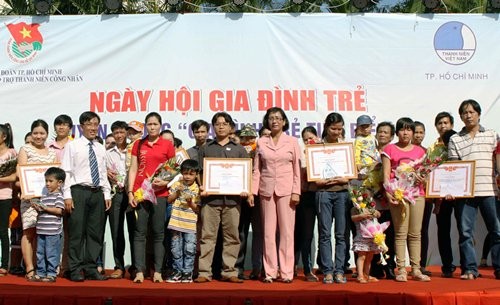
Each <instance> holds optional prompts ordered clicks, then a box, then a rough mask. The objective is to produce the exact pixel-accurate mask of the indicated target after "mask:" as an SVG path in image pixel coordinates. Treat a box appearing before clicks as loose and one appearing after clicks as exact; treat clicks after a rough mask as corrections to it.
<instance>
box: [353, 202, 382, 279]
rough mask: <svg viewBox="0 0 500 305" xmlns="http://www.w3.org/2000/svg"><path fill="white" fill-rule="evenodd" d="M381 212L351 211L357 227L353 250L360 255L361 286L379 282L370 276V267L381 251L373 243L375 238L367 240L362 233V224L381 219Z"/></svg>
mask: <svg viewBox="0 0 500 305" xmlns="http://www.w3.org/2000/svg"><path fill="white" fill-rule="evenodd" d="M379 217H380V212H379V211H377V210H375V209H373V210H370V209H366V208H364V209H360V208H356V207H353V208H352V209H351V219H352V221H353V222H354V224H355V225H356V236H355V237H354V240H353V244H352V250H353V251H354V252H355V253H356V254H357V255H358V258H357V259H356V270H357V272H358V278H357V279H358V282H359V283H361V284H366V283H372V282H378V280H377V278H375V277H372V276H370V266H371V261H372V258H373V255H375V254H379V253H380V252H381V249H380V247H379V246H378V245H376V244H375V243H374V242H373V238H372V237H370V238H366V237H363V236H362V233H361V229H360V226H361V222H363V221H371V220H372V219H374V218H379Z"/></svg>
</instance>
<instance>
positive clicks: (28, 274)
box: [24, 269, 35, 281]
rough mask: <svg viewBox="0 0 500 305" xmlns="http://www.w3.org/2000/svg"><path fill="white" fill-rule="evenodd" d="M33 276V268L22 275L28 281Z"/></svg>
mask: <svg viewBox="0 0 500 305" xmlns="http://www.w3.org/2000/svg"><path fill="white" fill-rule="evenodd" d="M31 273H33V274H31ZM30 274H31V275H30ZM33 277H35V269H31V270H30V271H28V272H26V275H25V276H24V278H25V279H27V280H28V281H29V280H31V279H32V278H33Z"/></svg>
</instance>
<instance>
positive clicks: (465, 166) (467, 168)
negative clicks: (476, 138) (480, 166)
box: [425, 161, 476, 198]
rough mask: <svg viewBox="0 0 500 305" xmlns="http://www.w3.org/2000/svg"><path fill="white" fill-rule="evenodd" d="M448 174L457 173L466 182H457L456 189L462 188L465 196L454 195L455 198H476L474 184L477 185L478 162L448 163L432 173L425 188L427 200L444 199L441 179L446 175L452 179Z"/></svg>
mask: <svg viewBox="0 0 500 305" xmlns="http://www.w3.org/2000/svg"><path fill="white" fill-rule="evenodd" d="M447 173H456V174H457V175H459V176H460V177H463V178H464V180H463V181H462V180H460V179H458V180H456V181H452V182H455V184H457V183H458V184H459V185H454V187H455V188H460V189H461V190H463V195H457V194H452V195H453V196H454V197H455V198H472V197H474V183H475V173H476V161H448V162H445V163H443V164H441V165H439V166H438V167H437V168H435V169H434V170H433V171H431V172H430V174H429V177H428V179H427V187H426V188H425V197H426V198H443V197H444V195H442V194H441V179H440V178H441V177H444V176H445V175H446V176H447V177H451V175H449V174H447Z"/></svg>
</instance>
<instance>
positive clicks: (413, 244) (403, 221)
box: [382, 117, 430, 282]
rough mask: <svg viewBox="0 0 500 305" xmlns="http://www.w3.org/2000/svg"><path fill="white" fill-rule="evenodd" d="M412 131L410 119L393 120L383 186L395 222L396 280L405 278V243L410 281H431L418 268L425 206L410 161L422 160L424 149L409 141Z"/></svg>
mask: <svg viewBox="0 0 500 305" xmlns="http://www.w3.org/2000/svg"><path fill="white" fill-rule="evenodd" d="M414 132H415V124H414V122H413V120H412V119H410V118H406V117H404V118H400V119H399V120H398V121H397V123H396V134H397V136H398V142H397V143H395V144H389V145H387V146H386V147H385V149H384V151H383V154H382V168H383V173H384V186H385V187H386V190H387V192H386V196H387V200H388V201H389V204H390V206H389V208H390V210H391V216H392V221H393V224H394V232H395V252H396V263H397V267H398V272H397V275H396V281H398V282H406V281H407V273H406V268H405V260H406V248H407V246H408V252H409V255H410V265H411V268H412V271H411V275H412V278H413V280H416V281H423V282H428V281H430V278H429V277H428V276H427V275H424V274H422V272H421V271H420V250H421V244H420V243H421V237H420V232H421V229H422V218H423V215H424V208H425V200H424V197H423V195H424V193H423V187H422V183H423V179H422V178H421V177H420V176H419V175H416V174H415V171H414V169H413V168H412V164H413V163H412V162H415V161H417V160H419V159H422V158H423V156H424V155H425V150H424V149H423V148H421V147H420V146H416V145H413V144H412V139H413V134H414ZM417 162H418V161H417ZM391 179H392V180H391ZM414 196H415V197H416V198H414ZM408 202H410V204H409V206H408Z"/></svg>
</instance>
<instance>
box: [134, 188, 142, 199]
mask: <svg viewBox="0 0 500 305" xmlns="http://www.w3.org/2000/svg"><path fill="white" fill-rule="evenodd" d="M134 199H135V201H136V202H142V201H144V191H143V190H142V188H139V189H138V190H137V191H135V193H134Z"/></svg>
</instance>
